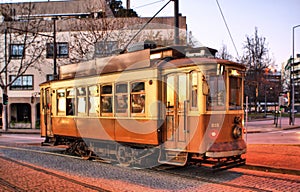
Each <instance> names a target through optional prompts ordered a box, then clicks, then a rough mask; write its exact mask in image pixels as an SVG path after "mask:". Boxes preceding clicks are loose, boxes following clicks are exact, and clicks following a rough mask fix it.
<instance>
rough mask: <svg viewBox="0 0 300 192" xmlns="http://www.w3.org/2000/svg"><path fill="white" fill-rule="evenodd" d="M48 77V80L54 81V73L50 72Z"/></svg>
mask: <svg viewBox="0 0 300 192" xmlns="http://www.w3.org/2000/svg"><path fill="white" fill-rule="evenodd" d="M46 79H47V81H52V80H54V75H53V74H48V75H47V76H46Z"/></svg>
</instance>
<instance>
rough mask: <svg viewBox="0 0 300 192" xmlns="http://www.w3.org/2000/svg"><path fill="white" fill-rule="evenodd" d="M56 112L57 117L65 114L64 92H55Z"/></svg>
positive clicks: (61, 90) (60, 90) (58, 90)
mask: <svg viewBox="0 0 300 192" xmlns="http://www.w3.org/2000/svg"><path fill="white" fill-rule="evenodd" d="M56 107H57V108H56V112H57V115H58V116H64V115H65V114H66V90H65V89H57V90H56Z"/></svg>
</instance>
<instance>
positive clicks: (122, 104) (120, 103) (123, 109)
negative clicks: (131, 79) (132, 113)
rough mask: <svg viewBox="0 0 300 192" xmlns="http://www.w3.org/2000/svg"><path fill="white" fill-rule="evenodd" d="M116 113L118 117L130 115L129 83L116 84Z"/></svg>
mask: <svg viewBox="0 0 300 192" xmlns="http://www.w3.org/2000/svg"><path fill="white" fill-rule="evenodd" d="M115 113H116V114H117V115H118V116H127V115H128V83H127V82H126V83H116V84H115Z"/></svg>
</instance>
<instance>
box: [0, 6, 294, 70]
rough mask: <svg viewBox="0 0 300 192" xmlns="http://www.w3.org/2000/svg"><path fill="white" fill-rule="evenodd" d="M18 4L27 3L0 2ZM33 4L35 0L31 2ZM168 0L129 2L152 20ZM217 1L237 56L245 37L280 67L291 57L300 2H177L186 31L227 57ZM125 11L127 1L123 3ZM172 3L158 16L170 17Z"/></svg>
mask: <svg viewBox="0 0 300 192" xmlns="http://www.w3.org/2000/svg"><path fill="white" fill-rule="evenodd" d="M0 1H1V2H3V1H8V2H20V1H26V0H0ZM33 1H34V0H33ZM168 1H169V0H147V1H145V0H131V3H130V4H131V8H132V9H134V10H135V11H136V12H137V13H138V15H139V16H141V17H152V16H153V15H154V14H155V13H156V12H157V11H158V10H159V9H160V8H161V7H162V6H163V5H165V4H166V3H167V2H168ZM217 1H218V2H219V5H220V7H221V9H222V12H223V15H224V17H225V20H226V23H227V25H228V28H229V30H230V33H231V35H232V38H233V40H234V44H235V45H236V48H237V52H238V55H239V56H242V55H243V45H244V44H245V41H246V37H247V36H250V37H252V36H254V32H255V27H257V29H258V35H259V36H261V37H265V38H266V43H267V45H268V48H269V54H270V57H271V58H272V59H273V61H274V63H275V65H277V66H278V67H281V64H282V63H283V62H286V61H287V60H288V59H289V58H290V57H291V56H292V49H293V46H292V42H293V41H292V39H293V38H292V32H293V27H294V26H297V25H300V11H299V9H300V1H299V0H179V11H180V13H181V14H182V15H183V16H186V19H187V27H188V31H191V32H192V34H193V36H194V38H195V39H196V40H197V41H198V42H199V43H201V45H203V46H207V47H211V48H214V49H217V50H219V49H221V47H222V46H223V45H226V46H227V49H228V51H229V53H230V54H231V55H232V56H234V57H237V53H236V51H235V48H234V45H233V43H232V41H231V38H230V35H229V33H228V31H227V28H226V25H225V23H224V21H223V18H222V15H221V12H220V10H219V7H218V4H217ZM122 2H123V6H124V7H126V0H122ZM173 5H174V3H173V2H171V3H169V4H168V5H167V7H165V8H164V9H163V10H162V11H161V12H160V14H159V15H158V16H160V17H163V16H173V15H174V6H173ZM294 32H295V36H294V37H295V38H294V44H295V54H296V53H300V27H298V28H295V30H294Z"/></svg>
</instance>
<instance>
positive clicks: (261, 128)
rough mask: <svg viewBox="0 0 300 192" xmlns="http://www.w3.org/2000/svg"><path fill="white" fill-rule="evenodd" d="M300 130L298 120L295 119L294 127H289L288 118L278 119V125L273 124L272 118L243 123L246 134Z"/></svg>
mask: <svg viewBox="0 0 300 192" xmlns="http://www.w3.org/2000/svg"><path fill="white" fill-rule="evenodd" d="M296 128H300V119H299V118H295V123H294V125H289V118H288V117H282V118H281V120H280V119H278V124H277V126H276V124H274V118H272V117H270V118H267V119H261V120H252V121H249V122H245V131H246V132H247V133H261V132H270V131H279V130H287V129H296Z"/></svg>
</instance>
